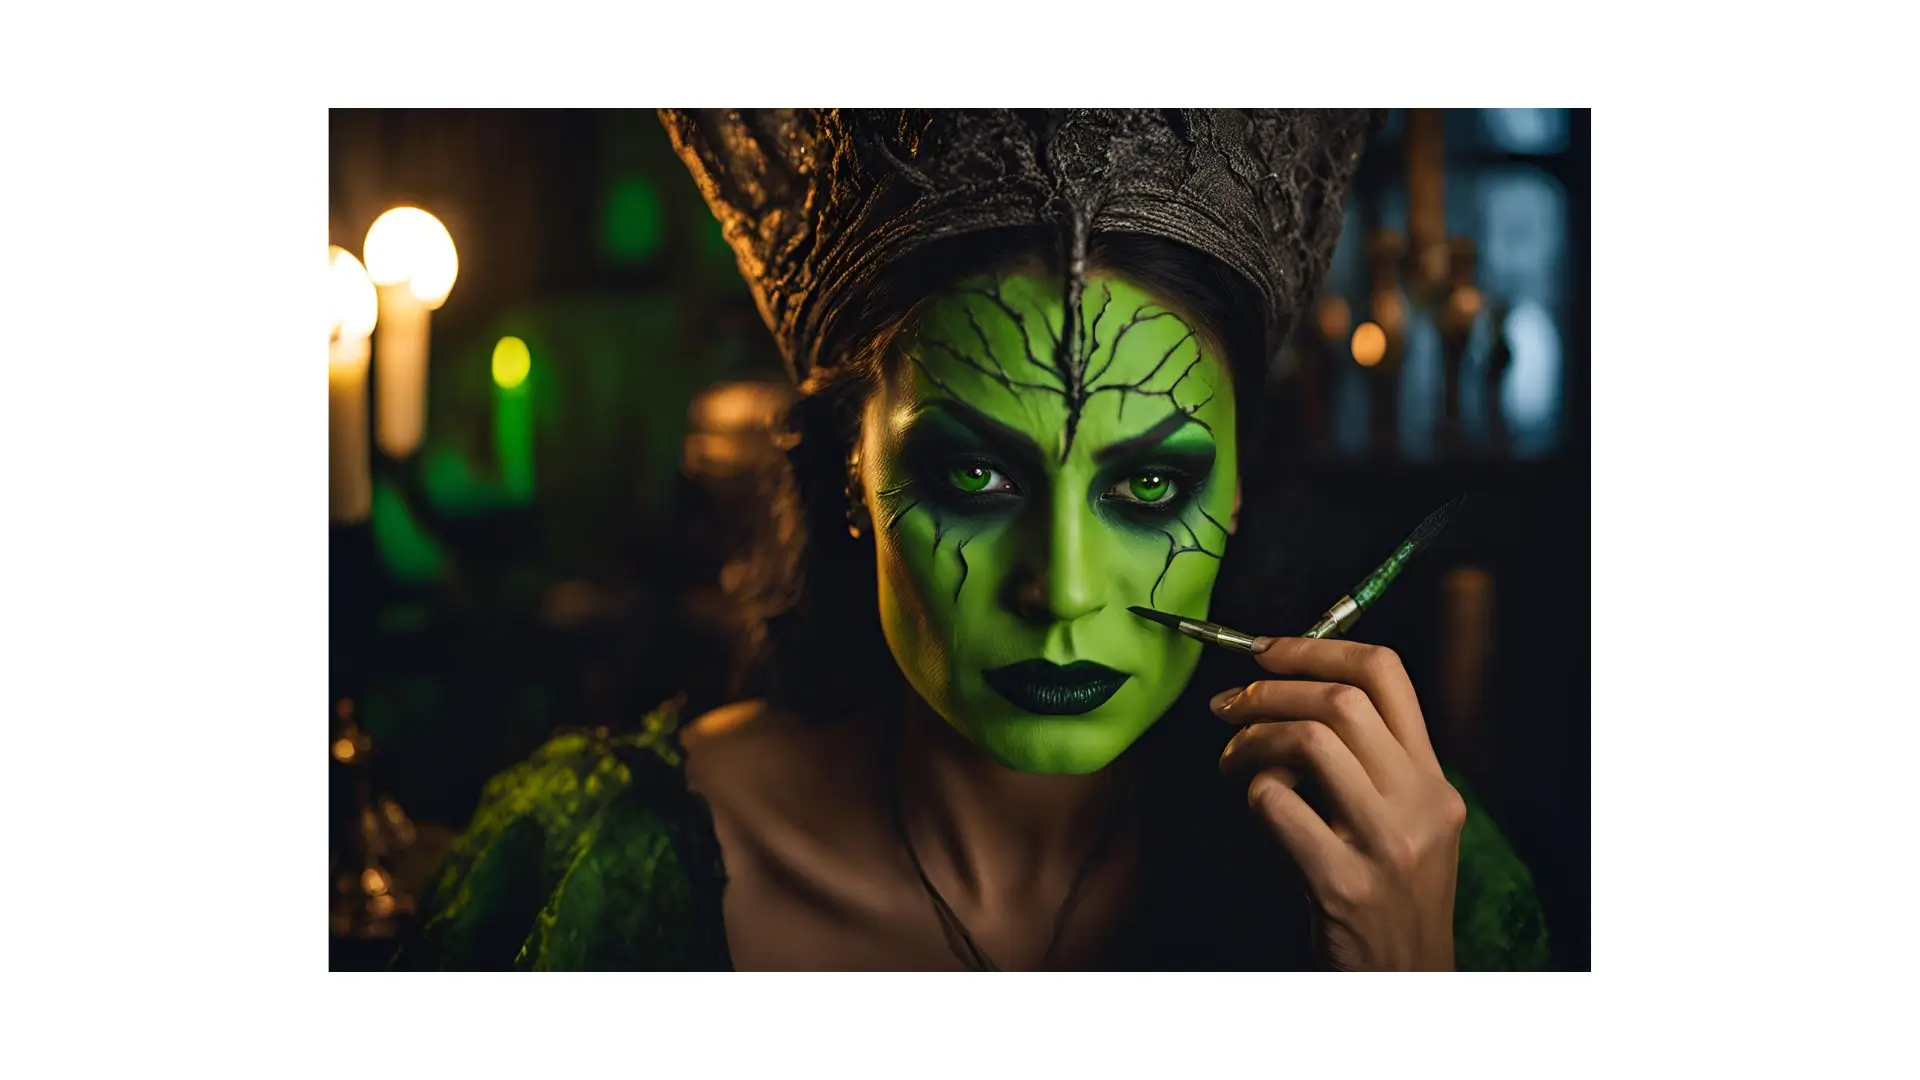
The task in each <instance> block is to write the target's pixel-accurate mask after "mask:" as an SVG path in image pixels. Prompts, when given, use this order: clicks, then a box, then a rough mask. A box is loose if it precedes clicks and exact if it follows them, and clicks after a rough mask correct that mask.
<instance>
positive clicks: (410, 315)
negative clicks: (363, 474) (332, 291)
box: [373, 284, 432, 458]
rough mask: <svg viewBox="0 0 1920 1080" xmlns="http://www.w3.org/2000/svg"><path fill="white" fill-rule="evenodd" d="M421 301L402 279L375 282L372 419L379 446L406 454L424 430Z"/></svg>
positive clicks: (425, 344) (425, 313) (424, 333)
mask: <svg viewBox="0 0 1920 1080" xmlns="http://www.w3.org/2000/svg"><path fill="white" fill-rule="evenodd" d="M431 318H432V316H431V314H430V313H429V312H428V310H427V306H426V305H425V304H423V303H421V302H420V298H419V297H417V296H415V295H414V294H413V290H412V289H411V288H409V287H408V286H407V285H405V284H400V285H382V286H380V323H379V325H378V326H376V327H374V331H373V352H374V356H375V357H377V358H378V359H379V361H380V370H379V372H378V373H377V375H376V377H375V379H374V399H375V408H374V421H375V423H376V425H377V427H376V436H377V437H378V439H379V441H380V449H381V450H382V451H383V452H385V453H386V455H387V456H388V457H392V458H406V457H407V456H409V455H411V454H412V453H413V452H414V451H415V450H417V449H419V448H420V440H421V439H423V438H425V436H426V433H427V350H428V322H429V320H430V319H431Z"/></svg>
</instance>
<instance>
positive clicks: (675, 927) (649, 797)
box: [396, 702, 718, 970]
mask: <svg viewBox="0 0 1920 1080" xmlns="http://www.w3.org/2000/svg"><path fill="white" fill-rule="evenodd" d="M679 708H680V706H679V703H678V702H670V703H668V704H667V705H664V706H662V707H661V708H660V709H657V710H655V711H654V712H653V713H651V714H649V716H648V717H647V719H646V721H645V723H644V724H643V725H642V728H641V730H640V731H639V732H637V733H635V734H632V735H623V736H610V735H608V734H606V733H604V732H570V733H566V734H562V735H558V736H556V737H554V738H553V739H551V740H550V741H548V742H547V743H546V744H545V745H544V746H542V747H541V748H540V749H539V750H537V751H535V752H534V754H533V755H532V756H531V757H529V758H528V759H527V760H526V761H523V762H521V763H520V764H517V765H515V766H513V767H511V768H509V769H507V770H505V771H504V772H502V773H500V774H499V775H497V776H495V777H494V778H493V779H492V780H490V781H489V782H488V783H487V785H486V787H485V789H484V790H483V792H482V794H481V797H480V801H479V805H478V806H477V807H476V809H475V810H474V814H473V817H472V820H471V822H470V823H469V825H468V826H467V829H466V831H465V832H464V833H462V835H461V836H460V838H459V839H458V840H457V841H456V842H455V843H454V846H453V848H452V850H451V851H450V852H449V853H448V855H447V858H446V860H445V861H444V862H443V863H442V865H441V867H440V869H439V871H438V872H437V873H436V875H435V877H434V880H433V882H432V884H431V885H430V887H429V889H428V891H427V895H426V897H425V900H424V903H423V905H422V912H423V915H422V919H421V922H420V923H419V925H418V927H417V929H416V931H415V933H414V935H413V937H412V939H411V940H410V941H409V942H408V943H407V945H406V947H405V948H404V949H403V950H402V952H401V954H400V956H399V958H398V959H397V960H396V965H397V966H400V967H409V968H435V969H443V970H497V969H502V968H515V967H518V968H542V967H562V968H579V967H602V966H619V967H652V966H670V967H680V966H687V965H689V964H691V963H692V962H693V961H695V960H697V959H699V957H698V956H697V955H695V952H696V950H697V948H698V947H699V946H700V945H701V944H702V942H703V941H704V934H703V932H702V931H703V924H704V922H705V921H706V917H705V916H704V914H703V913H702V911H701V908H702V906H703V904H704V897H705V895H706V893H707V892H708V891H712V892H713V893H714V894H715V895H717V891H718V886H717V883H713V882H710V880H709V879H710V878H711V877H712V876H713V874H714V872H715V870H716V868H717V854H712V855H710V852H709V849H710V847H711V841H710V829H706V830H703V829H702V827H701V821H702V816H701V807H700V806H699V805H698V800H696V799H694V798H692V797H691V796H690V794H689V792H688V790H687V786H686V779H685V775H684V772H683V770H682V759H681V752H680V748H679V742H678V738H677V736H678V734H679V726H680V725H679Z"/></svg>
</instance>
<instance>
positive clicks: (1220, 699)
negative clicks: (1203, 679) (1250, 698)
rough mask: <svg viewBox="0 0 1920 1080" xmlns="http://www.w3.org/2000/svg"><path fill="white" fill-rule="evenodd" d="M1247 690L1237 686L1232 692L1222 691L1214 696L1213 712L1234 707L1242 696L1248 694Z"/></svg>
mask: <svg viewBox="0 0 1920 1080" xmlns="http://www.w3.org/2000/svg"><path fill="white" fill-rule="evenodd" d="M1246 689H1247V688H1246V687H1244V686H1236V687H1234V688H1233V689H1231V690H1222V691H1220V692H1219V693H1217V694H1215V695H1213V703H1212V704H1213V711H1214V712H1219V711H1220V710H1222V709H1224V708H1226V707H1227V706H1229V705H1232V704H1233V703H1234V702H1235V701H1236V700H1238V699H1239V697H1240V695H1241V694H1243V693H1246Z"/></svg>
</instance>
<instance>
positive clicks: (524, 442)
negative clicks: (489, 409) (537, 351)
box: [493, 337, 533, 503]
mask: <svg viewBox="0 0 1920 1080" xmlns="http://www.w3.org/2000/svg"><path fill="white" fill-rule="evenodd" d="M532 370H533V352H532V350H530V349H528V348H527V343H526V342H524V341H522V340H520V339H519V338H517V337H503V338H501V339H500V341H499V343H498V344H496V345H494V347H493V386H494V390H493V452H494V458H495V460H496V461H497V462H498V464H499V468H500V482H501V484H502V485H504V486H505V487H506V489H507V494H509V495H510V496H512V497H513V499H514V500H515V501H516V502H523V503H524V502H531V501H532V499H533V394H532V392H531V390H532V388H531V386H530V385H529V384H528V382H527V376H528V374H529V373H531V372H532Z"/></svg>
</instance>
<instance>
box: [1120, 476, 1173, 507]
mask: <svg viewBox="0 0 1920 1080" xmlns="http://www.w3.org/2000/svg"><path fill="white" fill-rule="evenodd" d="M1122 488H1124V489H1125V490H1124V491H1122V490H1121V489H1122ZM1174 490H1175V488H1174V483H1173V478H1172V477H1170V476H1167V475H1166V474H1164V473H1156V472H1144V473H1135V474H1134V475H1132V476H1129V477H1128V478H1127V479H1125V480H1123V481H1121V482H1120V483H1118V484H1115V485H1114V491H1113V492H1112V494H1113V495H1114V496H1115V497H1116V498H1120V499H1124V500H1126V501H1128V502H1137V503H1145V504H1146V505H1148V506H1157V505H1159V504H1161V503H1164V502H1166V501H1167V500H1169V499H1171V498H1173V495H1174Z"/></svg>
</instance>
